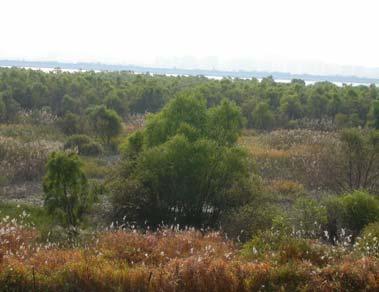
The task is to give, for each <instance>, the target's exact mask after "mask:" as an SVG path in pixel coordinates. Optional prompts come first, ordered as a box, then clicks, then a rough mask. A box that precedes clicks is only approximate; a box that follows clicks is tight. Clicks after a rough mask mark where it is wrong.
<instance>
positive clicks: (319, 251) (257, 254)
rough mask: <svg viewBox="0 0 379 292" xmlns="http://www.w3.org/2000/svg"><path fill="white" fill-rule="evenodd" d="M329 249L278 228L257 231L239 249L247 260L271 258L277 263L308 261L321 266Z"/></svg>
mask: <svg viewBox="0 0 379 292" xmlns="http://www.w3.org/2000/svg"><path fill="white" fill-rule="evenodd" d="M328 253H329V249H328V247H327V246H326V245H323V244H321V243H319V242H317V241H312V240H310V239H304V238H299V237H296V236H295V235H294V234H289V233H286V232H282V231H280V230H275V229H271V230H266V231H264V232H259V233H258V234H257V235H256V236H254V237H253V239H252V240H250V241H249V242H248V243H246V244H245V245H244V246H243V248H242V251H241V254H242V256H243V257H244V258H246V259H249V260H268V259H270V260H273V261H277V262H279V263H282V264H284V263H288V262H296V261H310V262H312V264H315V265H319V266H322V265H324V264H326V263H327V255H328Z"/></svg>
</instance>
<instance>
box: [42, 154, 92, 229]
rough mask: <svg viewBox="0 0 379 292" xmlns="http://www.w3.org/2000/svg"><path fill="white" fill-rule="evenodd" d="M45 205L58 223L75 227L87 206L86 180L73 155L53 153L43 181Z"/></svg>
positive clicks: (88, 198)
mask: <svg viewBox="0 0 379 292" xmlns="http://www.w3.org/2000/svg"><path fill="white" fill-rule="evenodd" d="M43 191H44V193H45V206H46V208H47V210H48V212H49V213H50V214H53V215H55V216H56V218H57V219H58V220H59V223H60V224H62V226H63V227H66V228H68V229H73V228H76V227H77V226H78V225H79V223H80V221H81V219H82V218H83V215H84V213H85V212H86V211H87V209H88V208H89V206H90V203H91V198H90V196H89V191H88V183H87V178H86V177H85V175H84V173H83V171H82V169H81V162H80V161H79V159H78V157H77V156H76V154H74V153H69V154H66V153H64V152H53V153H52V155H51V156H50V158H49V161H48V162H47V172H46V176H45V177H44V180H43Z"/></svg>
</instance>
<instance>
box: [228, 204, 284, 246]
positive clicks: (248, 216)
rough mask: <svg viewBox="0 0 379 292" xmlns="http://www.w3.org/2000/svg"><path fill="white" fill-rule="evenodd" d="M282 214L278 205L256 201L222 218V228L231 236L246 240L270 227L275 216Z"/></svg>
mask: <svg viewBox="0 0 379 292" xmlns="http://www.w3.org/2000/svg"><path fill="white" fill-rule="evenodd" d="M279 214H281V212H280V210H279V208H278V207H276V206H274V205H272V204H269V203H267V202H255V201H253V202H252V203H250V204H247V205H245V206H242V207H240V208H237V209H235V210H232V211H230V212H228V213H227V214H225V215H224V216H223V218H222V220H221V226H222V230H223V231H224V232H225V233H226V234H227V235H228V237H230V238H234V239H238V240H240V241H242V242H245V241H247V240H249V239H251V237H252V236H253V235H254V234H257V233H258V232H260V231H264V230H267V229H270V228H271V227H272V222H273V219H274V218H275V217H277V216H278V215H279Z"/></svg>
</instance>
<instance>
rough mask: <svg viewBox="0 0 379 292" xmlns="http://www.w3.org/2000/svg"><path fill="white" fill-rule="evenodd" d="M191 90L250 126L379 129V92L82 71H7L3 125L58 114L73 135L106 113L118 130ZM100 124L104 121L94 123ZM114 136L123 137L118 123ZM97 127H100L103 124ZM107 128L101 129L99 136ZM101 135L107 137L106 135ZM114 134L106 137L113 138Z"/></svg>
mask: <svg viewBox="0 0 379 292" xmlns="http://www.w3.org/2000/svg"><path fill="white" fill-rule="evenodd" d="M183 92H185V93H188V94H191V95H193V96H194V97H196V98H199V99H204V100H205V102H206V105H207V106H208V107H212V106H215V105H218V104H220V102H221V101H222V100H223V99H227V100H230V101H234V102H235V103H236V104H237V105H238V106H239V107H240V108H241V110H242V113H243V116H244V118H245V126H246V127H247V128H255V129H260V130H272V129H277V128H312V129H314V128H316V129H321V130H330V129H338V128H344V127H374V128H377V129H378V128H379V100H378V98H379V89H378V88H377V87H376V86H375V85H374V84H373V85H370V86H363V85H362V86H352V85H343V86H341V87H339V86H337V85H335V84H333V83H330V82H318V83H316V84H314V85H305V82H304V81H302V80H297V79H295V80H292V81H291V82H290V83H288V84H285V83H277V82H275V81H274V80H273V78H271V77H267V78H263V80H262V81H260V82H259V81H258V80H257V79H255V78H252V79H248V80H245V79H231V78H224V79H222V80H212V79H208V78H205V77H203V76H198V77H180V76H179V77H169V76H162V75H154V76H152V75H149V74H133V73H132V72H104V73H95V72H78V73H65V72H62V71H59V70H56V71H54V72H52V73H44V72H41V71H36V70H27V69H16V68H12V69H9V68H3V69H0V121H1V122H14V120H15V119H17V116H18V115H17V113H18V112H19V111H30V110H36V109H41V110H45V111H47V112H49V113H51V114H54V115H56V116H57V117H58V118H59V120H60V122H61V128H62V130H63V131H66V132H67V134H70V135H71V134H79V133H86V132H87V131H89V129H91V128H92V129H93V127H90V126H88V123H89V120H88V117H89V116H91V113H92V116H93V115H94V113H99V114H101V115H102V116H104V117H106V119H108V120H109V123H111V124H113V125H117V121H116V120H117V119H118V116H119V117H120V118H121V119H124V118H126V117H127V116H129V115H133V114H144V113H155V112H158V111H159V110H160V109H162V107H163V106H164V105H165V104H167V102H168V101H169V100H170V99H172V98H173V97H175V96H177V95H178V94H181V93H183ZM94 123H98V122H97V121H94ZM114 127H116V129H115V130H114V131H116V132H117V126H114ZM95 128H96V126H95ZM99 131H100V132H101V131H102V129H99V128H97V129H96V132H98V133H99ZM100 134H101V133H100ZM113 134H114V133H112V132H110V133H106V134H105V133H104V135H103V137H102V138H103V139H104V141H109V139H110V137H111V136H112V135H113Z"/></svg>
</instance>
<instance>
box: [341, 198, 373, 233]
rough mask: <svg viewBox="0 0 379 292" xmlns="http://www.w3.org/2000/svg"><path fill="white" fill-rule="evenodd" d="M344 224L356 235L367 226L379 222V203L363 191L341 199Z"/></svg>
mask: <svg viewBox="0 0 379 292" xmlns="http://www.w3.org/2000/svg"><path fill="white" fill-rule="evenodd" d="M341 202H342V206H343V208H344V212H343V222H344V224H345V225H346V227H348V228H349V229H350V230H352V231H353V232H354V233H355V234H358V233H359V232H360V231H361V230H362V229H363V228H364V227H365V226H366V225H367V224H369V223H371V222H375V221H378V220H379V201H378V199H377V198H375V197H373V196H371V195H369V194H368V193H365V192H362V191H355V192H353V193H351V194H348V195H345V196H343V197H341Z"/></svg>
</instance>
